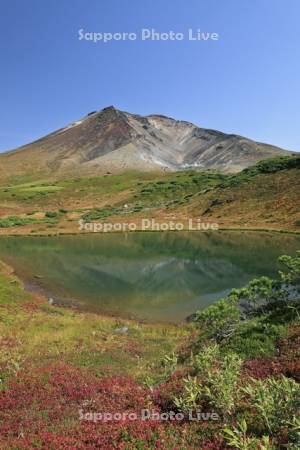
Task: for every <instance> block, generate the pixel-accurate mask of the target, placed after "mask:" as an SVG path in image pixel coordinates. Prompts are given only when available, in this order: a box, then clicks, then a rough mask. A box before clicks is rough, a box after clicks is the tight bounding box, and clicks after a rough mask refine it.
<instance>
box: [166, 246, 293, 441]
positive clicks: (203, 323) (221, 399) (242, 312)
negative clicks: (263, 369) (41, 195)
mask: <svg viewBox="0 0 300 450" xmlns="http://www.w3.org/2000/svg"><path fill="white" fill-rule="evenodd" d="M279 260H280V262H281V263H282V264H283V266H284V270H282V271H280V272H279V278H278V279H276V280H273V279H270V278H267V277H261V278H258V279H255V280H252V281H251V282H250V283H249V284H248V285H247V286H245V287H244V288H242V289H234V290H232V292H231V293H230V294H229V296H228V297H226V298H224V299H221V300H220V301H218V302H217V303H215V304H213V305H211V306H210V307H208V308H206V309H205V310H203V311H199V312H198V313H197V315H196V321H195V327H196V330H197V331H198V338H197V339H196V340H195V342H194V345H193V346H191V347H190V348H192V353H191V355H190V357H188V358H187V356H186V355H185V354H183V355H182V356H181V355H180V354H179V355H177V357H176V358H174V357H173V358H171V360H172V370H173V373H176V367H174V364H173V363H174V362H175V364H177V368H179V367H180V366H179V362H181V367H180V368H181V369H182V365H183V366H184V367H185V370H187V369H188V375H187V376H185V377H183V378H182V384H181V386H182V387H181V390H180V392H179V393H177V394H176V395H174V397H173V403H174V406H175V407H176V408H177V409H178V410H180V411H182V412H187V411H190V410H203V408H207V409H208V410H209V411H216V412H217V413H218V414H219V417H220V420H221V422H222V423H223V429H222V433H223V438H224V439H225V441H226V443H227V445H229V447H230V448H233V449H240V450H257V449H260V450H279V449H283V448H285V449H289V450H296V449H299V448H300V384H299V380H298V377H297V376H294V378H293V372H291V371H290V372H288V374H289V377H287V376H286V374H285V372H284V370H285V369H282V373H281V372H280V368H279V369H278V374H277V375H276V376H275V375H269V376H268V375H267V376H265V375H260V364H261V362H260V360H256V358H257V357H262V356H269V357H273V358H274V357H275V354H276V346H277V345H278V342H279V341H280V339H282V338H283V337H286V336H287V335H288V332H289V327H290V326H293V327H294V328H295V327H296V328H297V329H300V301H299V299H300V251H298V252H297V253H296V256H294V257H292V256H282V257H281V258H280V259H279ZM293 355H294V354H293ZM298 355H299V349H298ZM294 358H295V355H294V356H291V359H290V360H289V359H288V357H285V359H284V360H283V364H286V363H287V364H290V366H289V367H298V366H297V361H298V360H297V359H296V360H294ZM249 359H250V360H252V362H253V363H254V366H253V367H254V369H253V370H254V372H253V373H255V378H253V377H252V376H251V375H248V376H245V372H243V364H244V360H249ZM271 361H272V360H270V362H269V364H270V368H271V365H272V362H271ZM280 361H281V359H280V358H278V359H277V364H279V363H280ZM266 363H267V364H268V360H266ZM291 370H293V369H291ZM294 370H295V371H296V372H295V373H296V374H297V373H298V372H297V368H296V369H294ZM270 373H271V372H270ZM283 442H285V444H284V445H283Z"/></svg>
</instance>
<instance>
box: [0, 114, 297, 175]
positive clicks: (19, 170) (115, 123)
mask: <svg viewBox="0 0 300 450" xmlns="http://www.w3.org/2000/svg"><path fill="white" fill-rule="evenodd" d="M289 153H290V152H287V151H286V150H283V149H281V148H278V147H274V146H271V145H267V144H262V143H258V142H255V141H252V140H250V139H247V138H244V137H242V136H238V135H234V134H225V133H222V132H219V131H214V130H208V129H204V128H199V127H197V126H195V125H193V124H191V123H189V122H185V121H178V120H174V119H172V118H169V117H165V116H161V115H149V116H144V117H143V116H139V115H135V114H129V113H127V112H123V111H119V110H117V109H115V108H114V107H113V106H111V107H108V108H104V109H103V110H102V111H99V112H92V113H89V114H88V115H87V116H86V117H84V118H83V119H81V120H78V121H77V122H74V123H72V124H70V125H68V126H66V127H65V128H62V129H60V130H58V131H56V132H54V133H51V134H49V135H48V136H46V137H43V138H41V139H39V140H37V141H35V142H33V143H31V144H28V145H25V146H23V147H20V148H18V149H16V150H13V151H10V152H7V153H4V154H2V155H0V177H1V178H3V177H7V176H8V175H29V174H32V172H33V170H34V173H35V174H38V173H40V174H43V175H51V174H52V175H54V174H55V175H68V174H69V175H70V174H71V175H74V176H79V175H89V174H98V173H99V174H101V173H102V174H103V173H106V172H112V173H118V172H122V171H124V170H140V171H175V170H182V169H189V168H194V169H199V170H201V169H217V170H219V171H222V172H237V171H240V170H242V169H243V168H245V167H248V166H250V165H252V164H254V163H255V162H257V161H259V160H261V159H266V158H269V157H273V156H277V155H285V154H289Z"/></svg>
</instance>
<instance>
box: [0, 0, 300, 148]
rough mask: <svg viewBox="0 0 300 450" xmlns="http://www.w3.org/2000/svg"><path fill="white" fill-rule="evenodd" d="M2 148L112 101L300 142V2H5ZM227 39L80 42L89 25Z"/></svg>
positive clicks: (288, 144) (0, 43)
mask: <svg viewBox="0 0 300 450" xmlns="http://www.w3.org/2000/svg"><path fill="white" fill-rule="evenodd" d="M0 8H1V11H0V57H1V59H0V62H1V70H0V114H1V117H0V151H3V150H6V149H10V148H14V147H16V146H18V145H21V144H24V143H28V142H29V141H32V140H34V139H36V138H38V137H41V136H43V135H45V134H47V133H48V132H50V131H53V130H55V129H57V128H60V127H62V126H64V125H66V124H68V123H69V122H72V121H74V120H76V119H78V118H80V117H82V116H83V115H85V114H86V113H88V112H90V111H93V110H98V109H102V108H103V107H105V106H108V105H115V106H116V107H118V108H120V109H123V110H127V111H129V112H135V113H139V114H149V113H161V114H165V115H169V116H172V117H175V118H179V119H184V120H189V121H192V122H194V123H196V124H198V125H200V126H203V127H206V128H214V129H218V130H222V131H225V132H229V133H237V134H241V135H245V136H247V137H251V138H253V139H256V140H259V141H264V142H269V143H272V144H276V145H279V146H282V147H284V148H288V149H291V150H300V132H299V122H300V120H299V116H300V114H299V112H300V33H299V19H300V1H299V0H243V1H242V0H226V1H225V0H224V1H221V0H188V1H187V0H26V1H25V0H0ZM81 28H84V29H85V30H86V31H88V30H89V31H93V32H104V31H106V32H117V31H124V32H126V31H127V32H137V33H139V30H140V29H142V28H155V29H156V30H158V31H169V30H174V31H178V32H186V30H187V29H188V28H193V29H197V28H200V29H201V30H202V31H210V32H217V33H219V35H220V38H219V41H211V42H190V41H188V40H184V41H171V42H170V41H167V42H162V41H160V42H153V41H144V42H143V41H141V40H136V41H133V42H131V41H125V42H110V43H108V44H103V43H98V44H93V43H91V42H87V41H79V39H78V30H79V29H81Z"/></svg>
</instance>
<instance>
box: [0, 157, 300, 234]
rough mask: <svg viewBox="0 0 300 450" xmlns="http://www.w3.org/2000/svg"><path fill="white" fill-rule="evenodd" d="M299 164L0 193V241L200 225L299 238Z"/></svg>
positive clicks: (22, 187)
mask: <svg viewBox="0 0 300 450" xmlns="http://www.w3.org/2000/svg"><path fill="white" fill-rule="evenodd" d="M299 168H300V157H280V158H275V159H270V160H266V161H264V162H260V163H259V164H257V165H256V166H253V167H251V168H248V169H245V170H244V171H242V172H240V173H238V174H235V175H224V174H219V173H217V172H213V171H210V172H193V171H184V172H177V173H171V174H170V173H168V174H163V175H162V174H155V173H151V174H144V173H138V172H126V173H124V174H121V175H110V174H107V175H105V176H101V177H94V178H76V179H67V180H46V179H45V180H44V181H38V182H33V181H28V180H26V179H14V180H11V182H10V183H9V184H5V185H2V186H0V233H2V234H3V233H4V234H7V233H13V234H15V233H47V234H48V233H52V232H60V233H63V232H73V233H76V232H78V231H79V227H78V220H79V219H84V220H85V221H97V220H99V221H101V220H102V221H103V220H106V221H118V222H122V221H123V222H128V221H131V222H137V223H138V222H139V220H140V219H141V217H143V218H150V217H153V218H156V219H157V220H160V221H164V220H169V219H179V220H182V221H183V222H184V221H186V219H187V218H201V219H202V220H203V221H207V222H217V223H218V224H219V226H220V227H224V228H226V227H231V228H235V227H236V228H269V229H284V230H292V231H297V230H299V229H300V228H299V223H300V222H299V220H300V198H299V190H300V176H299V175H300V172H299Z"/></svg>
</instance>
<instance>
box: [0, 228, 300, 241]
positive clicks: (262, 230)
mask: <svg viewBox="0 0 300 450" xmlns="http://www.w3.org/2000/svg"><path fill="white" fill-rule="evenodd" d="M223 231H237V232H245V233H247V232H251V233H252V232H253V233H278V234H291V235H300V231H296V230H285V229H276V228H275V229H274V228H237V227H235V228H231V227H220V228H219V229H218V230H189V229H183V230H139V229H136V230H133V231H129V230H128V231H115V230H113V231H106V232H104V231H99V232H93V231H78V232H74V231H65V232H64V231H63V232H61V231H59V232H52V233H49V232H47V233H46V232H45V233H0V239H1V237H2V236H3V237H56V236H82V235H87V236H91V235H92V236H93V235H105V234H110V235H111V234H133V233H187V232H188V233H220V232H223Z"/></svg>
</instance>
